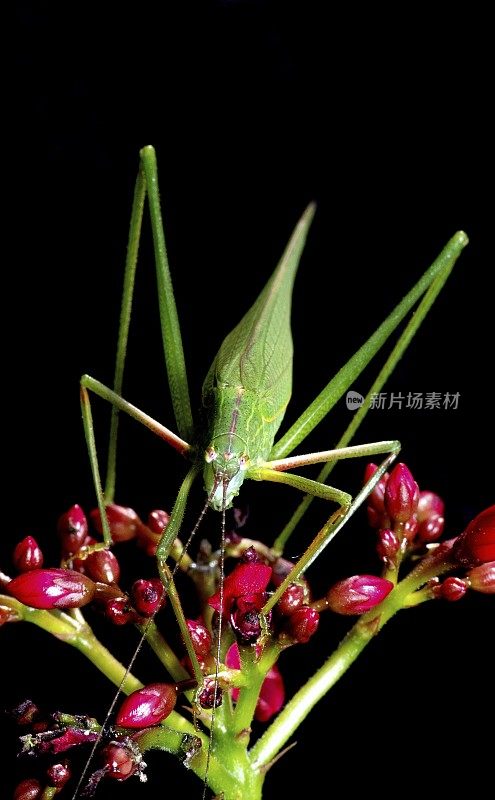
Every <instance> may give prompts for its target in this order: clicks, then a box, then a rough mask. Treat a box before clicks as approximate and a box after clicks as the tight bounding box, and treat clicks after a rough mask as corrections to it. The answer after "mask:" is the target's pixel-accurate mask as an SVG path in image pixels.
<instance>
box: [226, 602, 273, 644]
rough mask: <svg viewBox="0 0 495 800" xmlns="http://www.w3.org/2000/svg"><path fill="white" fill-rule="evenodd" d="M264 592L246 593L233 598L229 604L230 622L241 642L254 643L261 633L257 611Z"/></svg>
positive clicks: (260, 606)
mask: <svg viewBox="0 0 495 800" xmlns="http://www.w3.org/2000/svg"><path fill="white" fill-rule="evenodd" d="M265 599H266V594H265V592H261V593H260V594H247V595H243V596H242V597H236V598H234V600H233V602H232V605H231V612H230V624H231V625H232V629H233V631H234V633H235V635H236V636H237V639H238V641H240V642H241V643H242V644H254V643H255V642H256V641H257V639H258V638H259V636H260V635H261V623H260V619H259V613H260V611H261V609H262V608H263V605H264V603H265Z"/></svg>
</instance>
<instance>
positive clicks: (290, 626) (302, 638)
mask: <svg viewBox="0 0 495 800" xmlns="http://www.w3.org/2000/svg"><path fill="white" fill-rule="evenodd" d="M319 621H320V615H319V613H318V611H316V609H315V608H311V606H300V608H296V609H295V611H293V612H292V614H291V615H290V617H288V618H287V620H286V623H285V630H286V631H287V633H288V634H289V636H292V638H293V639H295V641H296V642H299V644H304V643H306V642H309V640H310V639H311V637H312V636H313V634H314V633H316V629H317V628H318V623H319Z"/></svg>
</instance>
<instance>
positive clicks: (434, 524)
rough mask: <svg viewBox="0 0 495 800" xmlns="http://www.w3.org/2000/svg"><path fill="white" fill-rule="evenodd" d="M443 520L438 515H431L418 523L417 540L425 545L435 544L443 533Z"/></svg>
mask: <svg viewBox="0 0 495 800" xmlns="http://www.w3.org/2000/svg"><path fill="white" fill-rule="evenodd" d="M444 525H445V520H444V518H443V517H442V516H441V515H440V514H435V513H432V514H431V515H430V516H429V517H427V518H426V519H423V520H422V521H421V522H420V523H419V530H418V539H419V540H420V541H421V542H424V543H425V544H429V543H430V542H436V541H437V540H438V539H440V536H441V535H442V533H443V529H444Z"/></svg>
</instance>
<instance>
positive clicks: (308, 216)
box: [301, 200, 316, 225]
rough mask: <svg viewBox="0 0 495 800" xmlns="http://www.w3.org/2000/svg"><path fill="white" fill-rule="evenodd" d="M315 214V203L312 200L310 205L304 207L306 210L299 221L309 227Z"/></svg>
mask: <svg viewBox="0 0 495 800" xmlns="http://www.w3.org/2000/svg"><path fill="white" fill-rule="evenodd" d="M315 214H316V203H315V201H314V200H313V201H312V202H311V203H309V205H307V206H306V210H305V211H304V214H303V215H302V218H301V221H302V222H304V223H305V224H306V225H311V223H312V221H313V217H314V215H315Z"/></svg>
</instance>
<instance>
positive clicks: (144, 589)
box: [131, 578, 166, 617]
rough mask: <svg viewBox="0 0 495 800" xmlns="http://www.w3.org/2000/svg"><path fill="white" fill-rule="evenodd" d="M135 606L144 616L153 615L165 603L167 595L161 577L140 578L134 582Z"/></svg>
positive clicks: (133, 599) (132, 591) (133, 595)
mask: <svg viewBox="0 0 495 800" xmlns="http://www.w3.org/2000/svg"><path fill="white" fill-rule="evenodd" d="M131 594H132V601H133V603H134V608H135V609H136V611H137V612H138V613H139V614H142V616H143V617H151V616H153V614H156V612H157V611H158V609H159V608H162V607H163V606H164V605H165V601H166V595H165V593H164V589H163V584H162V582H161V580H160V579H159V578H150V579H149V580H146V579H145V578H139V580H137V581H135V582H134V583H133V584H132V590H131Z"/></svg>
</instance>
